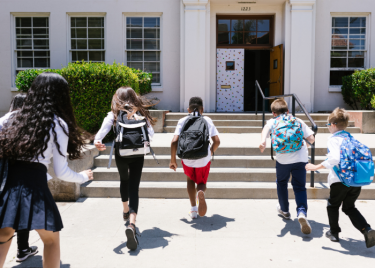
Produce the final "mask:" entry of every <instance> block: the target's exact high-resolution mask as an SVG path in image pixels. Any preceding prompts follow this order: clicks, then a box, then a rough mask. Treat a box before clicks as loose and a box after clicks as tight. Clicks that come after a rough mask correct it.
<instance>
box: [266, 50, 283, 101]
mask: <svg viewBox="0 0 375 268" xmlns="http://www.w3.org/2000/svg"><path fill="white" fill-rule="evenodd" d="M283 53H284V50H283V45H282V44H281V45H278V46H276V47H273V48H272V50H271V53H270V81H269V87H270V96H277V95H282V94H283V92H284V91H283V85H284V81H283V77H284V62H283Z"/></svg>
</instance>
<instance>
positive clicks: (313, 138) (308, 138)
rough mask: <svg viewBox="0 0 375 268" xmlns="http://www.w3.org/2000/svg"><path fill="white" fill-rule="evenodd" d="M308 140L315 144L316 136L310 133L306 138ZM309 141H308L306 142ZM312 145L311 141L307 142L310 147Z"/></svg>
mask: <svg viewBox="0 0 375 268" xmlns="http://www.w3.org/2000/svg"><path fill="white" fill-rule="evenodd" d="M306 140H307V141H308V142H310V143H311V144H313V143H314V142H315V137H314V135H310V136H308V137H307V138H306ZM306 143H307V142H306ZM310 146H311V145H310V144H309V143H307V147H310Z"/></svg>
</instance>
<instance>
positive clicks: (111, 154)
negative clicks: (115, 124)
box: [107, 138, 116, 169]
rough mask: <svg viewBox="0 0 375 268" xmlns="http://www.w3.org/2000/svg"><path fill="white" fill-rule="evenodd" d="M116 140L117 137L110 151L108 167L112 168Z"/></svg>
mask: <svg viewBox="0 0 375 268" xmlns="http://www.w3.org/2000/svg"><path fill="white" fill-rule="evenodd" d="M115 140H116V138H115V139H114V140H113V142H112V148H111V152H110V153H109V161H108V167H107V169H110V168H111V163H112V156H113V148H114V147H115Z"/></svg>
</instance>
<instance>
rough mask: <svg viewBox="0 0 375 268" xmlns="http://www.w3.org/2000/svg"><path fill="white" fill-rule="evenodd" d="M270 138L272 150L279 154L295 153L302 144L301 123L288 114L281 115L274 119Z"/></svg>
mask: <svg viewBox="0 0 375 268" xmlns="http://www.w3.org/2000/svg"><path fill="white" fill-rule="evenodd" d="M271 136H272V141H271V143H272V148H273V149H274V150H275V152H276V153H279V154H286V153H293V152H296V151H298V150H300V149H301V148H302V146H303V144H304V143H303V142H304V141H303V131H302V124H301V122H299V121H298V120H297V118H295V117H294V116H292V115H288V114H281V115H279V116H278V117H277V118H275V123H274V125H273V128H272V135H271Z"/></svg>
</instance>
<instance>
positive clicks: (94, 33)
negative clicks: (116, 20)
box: [88, 28, 104, 38]
mask: <svg viewBox="0 0 375 268" xmlns="http://www.w3.org/2000/svg"><path fill="white" fill-rule="evenodd" d="M88 32H89V38H104V29H103V28H91V29H90V28H88Z"/></svg>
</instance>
